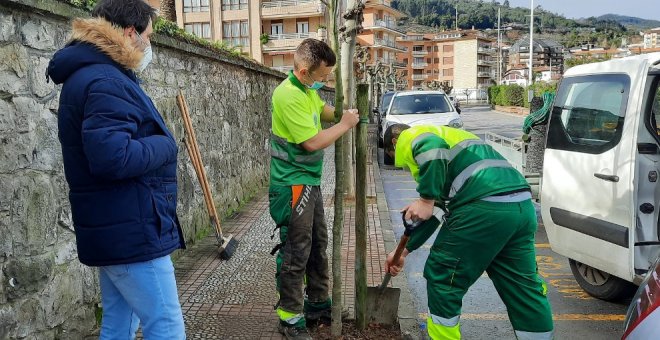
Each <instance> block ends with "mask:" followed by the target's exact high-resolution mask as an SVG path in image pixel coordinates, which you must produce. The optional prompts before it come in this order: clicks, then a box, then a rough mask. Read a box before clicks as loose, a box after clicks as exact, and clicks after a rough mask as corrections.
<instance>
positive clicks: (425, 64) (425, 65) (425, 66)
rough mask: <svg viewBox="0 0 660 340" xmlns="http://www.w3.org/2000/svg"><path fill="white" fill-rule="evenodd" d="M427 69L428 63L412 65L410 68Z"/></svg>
mask: <svg viewBox="0 0 660 340" xmlns="http://www.w3.org/2000/svg"><path fill="white" fill-rule="evenodd" d="M427 67H429V63H413V64H412V68H414V69H420V68H427Z"/></svg>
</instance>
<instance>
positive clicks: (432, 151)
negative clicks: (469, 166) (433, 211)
mask: <svg viewBox="0 0 660 340" xmlns="http://www.w3.org/2000/svg"><path fill="white" fill-rule="evenodd" d="M448 155H449V145H448V144H447V142H445V141H444V140H443V139H442V138H440V137H438V136H429V137H426V138H424V139H423V140H421V141H420V142H419V143H417V145H415V146H414V147H413V157H415V161H416V162H418V165H419V178H418V180H417V182H418V183H417V192H418V193H419V196H420V197H422V198H425V199H432V200H435V201H439V202H442V201H443V200H444V199H443V196H444V195H445V194H446V193H445V186H446V185H447V183H446V180H447V170H448V166H449V159H448ZM419 163H421V164H419Z"/></svg>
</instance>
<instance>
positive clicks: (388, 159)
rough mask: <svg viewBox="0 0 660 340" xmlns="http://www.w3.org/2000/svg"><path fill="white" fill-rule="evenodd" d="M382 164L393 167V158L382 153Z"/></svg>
mask: <svg viewBox="0 0 660 340" xmlns="http://www.w3.org/2000/svg"><path fill="white" fill-rule="evenodd" d="M383 164H385V165H394V158H392V157H390V155H388V154H387V152H383Z"/></svg>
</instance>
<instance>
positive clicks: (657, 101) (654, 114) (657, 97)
mask: <svg viewBox="0 0 660 340" xmlns="http://www.w3.org/2000/svg"><path fill="white" fill-rule="evenodd" d="M651 128H652V130H651V132H652V133H655V134H656V136H657V137H660V84H658V86H657V88H656V90H655V94H654V97H653V104H652V106H651Z"/></svg>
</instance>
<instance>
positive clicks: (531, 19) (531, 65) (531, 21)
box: [529, 0, 534, 99]
mask: <svg viewBox="0 0 660 340" xmlns="http://www.w3.org/2000/svg"><path fill="white" fill-rule="evenodd" d="M531 1H532V8H531V12H530V13H531V14H530V16H529V85H532V84H533V83H534V62H533V54H534V0H531ZM530 99H531V98H530Z"/></svg>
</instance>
